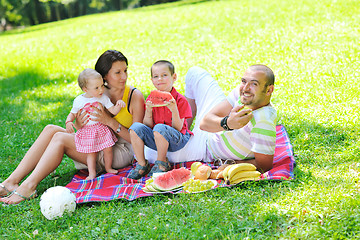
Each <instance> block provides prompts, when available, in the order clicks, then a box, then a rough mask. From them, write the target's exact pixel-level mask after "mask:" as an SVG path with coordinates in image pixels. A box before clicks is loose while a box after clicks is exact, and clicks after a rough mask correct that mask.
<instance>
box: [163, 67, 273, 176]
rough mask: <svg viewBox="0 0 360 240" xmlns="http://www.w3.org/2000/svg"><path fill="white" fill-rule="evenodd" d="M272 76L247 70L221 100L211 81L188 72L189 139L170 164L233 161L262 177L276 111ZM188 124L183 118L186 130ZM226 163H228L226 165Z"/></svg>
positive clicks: (267, 162)
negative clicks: (248, 164) (247, 166)
mask: <svg viewBox="0 0 360 240" xmlns="http://www.w3.org/2000/svg"><path fill="white" fill-rule="evenodd" d="M274 80H275V77H274V73H273V71H272V70H271V69H270V68H269V67H267V66H265V65H260V64H257V65H252V66H250V67H249V68H248V69H247V70H246V71H245V73H244V74H243V76H242V77H241V79H240V81H241V82H240V84H239V85H238V86H237V87H236V88H235V89H234V90H232V91H231V92H230V94H229V95H228V96H227V97H226V96H225V95H224V93H223V91H222V90H221V88H220V87H219V85H218V84H217V82H216V81H215V80H214V79H213V78H212V76H211V75H210V74H209V73H208V72H207V71H205V70H204V69H202V68H199V67H192V68H190V69H189V71H188V73H187V74H186V77H185V84H186V88H185V97H186V98H187V100H188V102H189V104H190V106H191V109H192V112H193V116H195V115H196V118H195V125H194V128H193V130H192V132H193V133H194V136H192V137H191V138H190V140H189V142H188V143H187V145H186V146H185V147H184V148H183V149H182V150H180V151H178V152H173V153H171V154H168V158H169V161H170V162H183V161H194V160H197V161H215V160H220V161H222V162H225V160H229V159H230V160H233V161H232V162H236V163H242V162H246V163H251V164H254V165H255V166H256V167H257V169H258V170H259V171H262V172H266V171H268V170H270V169H271V168H272V166H273V157H274V152H275V140H276V130H275V126H276V118H277V115H276V110H275V109H274V108H273V107H272V106H271V104H270V99H271V94H272V93H273V91H274ZM192 121H193V118H192V119H188V126H191V124H192ZM228 162H229V161H228Z"/></svg>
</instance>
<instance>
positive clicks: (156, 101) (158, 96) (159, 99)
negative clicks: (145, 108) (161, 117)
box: [147, 90, 173, 107]
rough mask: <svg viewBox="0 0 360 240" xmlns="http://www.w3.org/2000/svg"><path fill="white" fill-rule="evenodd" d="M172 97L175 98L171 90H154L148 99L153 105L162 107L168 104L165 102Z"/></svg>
mask: <svg viewBox="0 0 360 240" xmlns="http://www.w3.org/2000/svg"><path fill="white" fill-rule="evenodd" d="M171 99H173V96H172V95H171V94H170V93H169V92H164V91H159V90H153V91H151V93H150V95H149V96H148V98H147V101H148V102H151V103H152V104H153V107H162V106H166V105H167V104H166V103H165V102H168V101H170V100H171Z"/></svg>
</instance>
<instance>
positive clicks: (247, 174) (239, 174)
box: [229, 171, 261, 184]
mask: <svg viewBox="0 0 360 240" xmlns="http://www.w3.org/2000/svg"><path fill="white" fill-rule="evenodd" d="M260 175H261V173H260V172H258V171H240V172H237V173H236V174H235V175H233V176H232V177H231V178H230V179H229V181H230V183H231V184H232V183H234V182H236V181H237V180H238V179H240V178H255V179H258V178H259V177H260Z"/></svg>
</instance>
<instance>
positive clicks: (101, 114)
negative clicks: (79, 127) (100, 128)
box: [89, 104, 111, 125]
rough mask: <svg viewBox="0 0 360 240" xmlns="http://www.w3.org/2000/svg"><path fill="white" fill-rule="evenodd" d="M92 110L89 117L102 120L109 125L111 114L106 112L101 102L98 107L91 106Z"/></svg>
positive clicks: (101, 121) (93, 119)
mask: <svg viewBox="0 0 360 240" xmlns="http://www.w3.org/2000/svg"><path fill="white" fill-rule="evenodd" d="M91 109H92V111H91V113H89V115H90V117H89V119H90V120H92V121H97V122H100V123H102V124H104V125H108V123H109V121H111V120H110V119H111V116H110V114H108V113H107V112H106V110H105V109H104V107H103V106H102V104H99V105H98V107H91Z"/></svg>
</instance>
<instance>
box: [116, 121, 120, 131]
mask: <svg viewBox="0 0 360 240" xmlns="http://www.w3.org/2000/svg"><path fill="white" fill-rule="evenodd" d="M120 131H121V124H120V123H119V127H118V128H117V129H116V133H120Z"/></svg>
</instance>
